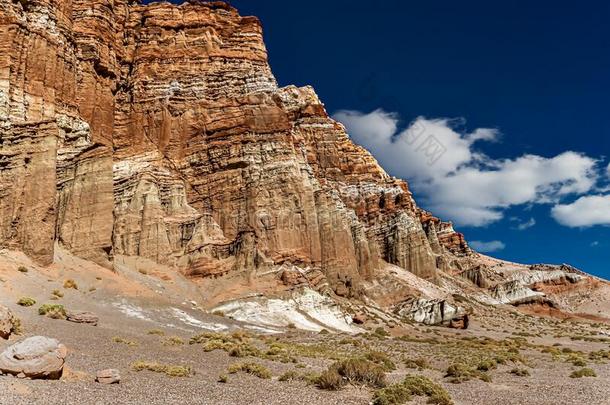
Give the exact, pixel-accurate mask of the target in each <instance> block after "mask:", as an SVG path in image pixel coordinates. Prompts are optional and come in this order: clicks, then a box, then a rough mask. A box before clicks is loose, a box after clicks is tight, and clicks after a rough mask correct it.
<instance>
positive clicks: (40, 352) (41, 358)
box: [0, 336, 67, 379]
mask: <svg viewBox="0 0 610 405" xmlns="http://www.w3.org/2000/svg"><path fill="white" fill-rule="evenodd" d="M66 355H67V349H66V347H65V346H64V345H62V344H60V343H59V342H58V341H57V340H55V339H50V338H47V337H44V336H34V337H30V338H27V339H25V340H23V341H21V342H19V343H17V344H14V345H12V346H10V347H9V348H8V349H6V350H5V351H4V352H2V354H0V371H2V372H3V373H5V374H12V375H14V376H17V377H27V378H35V379H36V378H41V379H59V378H60V377H61V375H62V372H63V368H64V359H65V358H66Z"/></svg>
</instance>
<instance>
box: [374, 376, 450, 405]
mask: <svg viewBox="0 0 610 405" xmlns="http://www.w3.org/2000/svg"><path fill="white" fill-rule="evenodd" d="M412 395H415V396H427V397H428V403H429V404H437V405H453V401H452V400H451V397H450V396H449V394H448V393H447V391H446V390H445V389H444V388H443V387H441V386H440V385H439V384H436V383H435V382H433V381H432V380H430V379H429V378H427V377H424V376H417V375H408V376H406V377H405V379H404V380H403V381H402V382H400V383H398V384H392V385H390V386H388V387H386V388H382V389H380V390H377V391H376V392H375V394H374V396H373V404H375V405H397V404H404V403H405V402H407V401H410V400H411V396H412Z"/></svg>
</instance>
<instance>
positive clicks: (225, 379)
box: [218, 374, 229, 384]
mask: <svg viewBox="0 0 610 405" xmlns="http://www.w3.org/2000/svg"><path fill="white" fill-rule="evenodd" d="M218 382H219V383H223V384H226V383H228V382H229V377H228V376H227V375H226V374H221V375H220V376H218Z"/></svg>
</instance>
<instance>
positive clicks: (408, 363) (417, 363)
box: [405, 357, 430, 370]
mask: <svg viewBox="0 0 610 405" xmlns="http://www.w3.org/2000/svg"><path fill="white" fill-rule="evenodd" d="M405 367H407V368H416V369H418V370H424V369H426V368H430V365H429V364H428V361H427V360H426V359H424V358H422V357H420V358H417V359H411V358H409V359H406V360H405Z"/></svg>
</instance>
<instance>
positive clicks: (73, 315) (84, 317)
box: [66, 311, 99, 326]
mask: <svg viewBox="0 0 610 405" xmlns="http://www.w3.org/2000/svg"><path fill="white" fill-rule="evenodd" d="M66 319H67V320H68V321H70V322H75V323H86V324H88V325H92V326H97V322H98V321H99V318H98V317H97V315H95V314H94V313H92V312H85V311H81V312H68V313H67V314H66Z"/></svg>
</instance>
